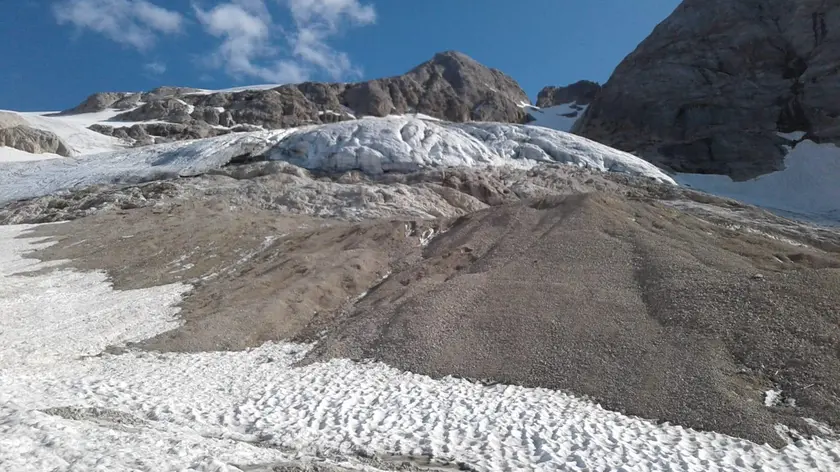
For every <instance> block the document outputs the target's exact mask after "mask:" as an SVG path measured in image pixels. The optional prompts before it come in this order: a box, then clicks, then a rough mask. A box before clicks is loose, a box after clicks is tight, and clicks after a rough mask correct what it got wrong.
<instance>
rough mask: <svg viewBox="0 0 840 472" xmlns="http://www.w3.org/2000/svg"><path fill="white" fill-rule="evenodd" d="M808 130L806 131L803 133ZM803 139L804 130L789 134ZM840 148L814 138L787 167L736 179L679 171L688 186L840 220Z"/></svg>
mask: <svg viewBox="0 0 840 472" xmlns="http://www.w3.org/2000/svg"><path fill="white" fill-rule="evenodd" d="M803 134H804V133H803ZM785 137H788V138H790V139H801V137H802V134H800V133H795V134H791V135H786V136H785ZM838 178H840V148H838V147H837V146H835V145H834V144H817V143H815V142H813V141H810V140H804V141H802V142H800V143H798V144H797V145H796V146H795V147H794V148H793V149H792V150H791V152H790V153H789V154H788V155H787V157H786V158H785V169H784V170H781V171H779V172H774V173H772V174H767V175H762V176H761V177H758V178H755V179H752V180H748V181H744V182H735V181H733V180H732V179H731V178H729V177H727V176H724V175H706V174H678V175H677V177H676V179H677V181H678V182H679V183H680V184H682V185H685V186H687V187H691V188H695V189H697V190H702V191H704V192H708V193H712V194H715V195H720V196H724V197H729V198H734V199H737V200H741V201H743V202H746V203H751V204H753V205H757V206H761V207H764V208H768V209H772V210H780V211H781V212H783V213H792V214H794V216H797V215H799V216H805V217H807V218H808V219H812V220H816V221H819V222H833V223H835V224H836V223H837V222H840V185H838Z"/></svg>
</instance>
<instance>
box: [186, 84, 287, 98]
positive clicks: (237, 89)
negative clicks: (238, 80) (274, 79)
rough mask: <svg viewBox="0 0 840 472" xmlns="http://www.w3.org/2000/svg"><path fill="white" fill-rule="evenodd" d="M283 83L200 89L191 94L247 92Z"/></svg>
mask: <svg viewBox="0 0 840 472" xmlns="http://www.w3.org/2000/svg"><path fill="white" fill-rule="evenodd" d="M281 85H283V84H259V85H243V86H240V87H231V88H226V89H219V90H208V89H198V91H196V92H190V93H189V95H209V94H211V93H236V92H245V91H249V90H255V91H259V90H271V89H274V88H277V87H280V86H281Z"/></svg>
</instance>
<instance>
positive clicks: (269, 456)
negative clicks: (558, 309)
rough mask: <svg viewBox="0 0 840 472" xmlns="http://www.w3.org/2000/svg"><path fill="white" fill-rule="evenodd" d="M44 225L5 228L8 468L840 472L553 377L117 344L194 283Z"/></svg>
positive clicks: (0, 351)
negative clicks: (37, 256) (55, 255)
mask: <svg viewBox="0 0 840 472" xmlns="http://www.w3.org/2000/svg"><path fill="white" fill-rule="evenodd" d="M30 228H31V227H28V226H23V227H18V226H6V227H2V226H0V324H2V326H3V328H4V329H3V330H2V331H0V470H4V471H6V470H8V471H15V472H29V471H32V472H36V471H45V470H49V471H62V472H63V471H68V472H70V471H93V470H98V471H136V470H155V471H195V472H235V471H240V472H241V471H257V470H280V469H282V470H292V469H293V468H294V469H295V470H297V468H296V467H292V466H293V465H297V464H300V465H301V467H300V470H314V469H315V467H312V468H310V467H307V465H309V464H310V463H314V464H315V465H316V466H317V465H322V466H325V467H324V468H321V467H317V470H333V469H332V468H329V467H327V466H329V465H335V466H336V467H335V469H334V470H367V471H377V470H386V469H387V470H391V467H383V468H377V467H373V466H365V463H364V462H362V461H361V460H360V459H359V456H362V455H363V456H368V457H369V456H379V457H383V458H386V459H387V458H394V459H398V458H399V459H400V462H403V461H406V462H408V461H410V460H411V459H412V458H416V459H417V460H420V461H422V460H423V459H426V460H427V461H428V460H430V461H432V463H431V464H430V465H431V466H432V468H431V470H450V469H452V470H454V469H455V468H456V467H457V466H456V465H457V464H463V465H468V466H469V470H478V471H495V470H506V471H555V470H568V471H592V470H634V471H635V470H651V471H665V470H671V471H676V470H680V471H706V470H731V471H755V470H763V471H806V470H825V471H828V470H837V467H838V463H839V462H840V443H838V442H837V441H836V440H830V439H822V438H818V437H817V438H813V439H801V440H798V441H796V443H795V444H791V445H789V446H787V447H784V448H781V449H774V448H772V447H770V446H768V445H759V444H755V443H751V442H748V441H745V440H741V439H736V438H733V437H729V436H725V435H722V434H717V433H703V432H698V431H694V430H691V429H688V428H683V427H681V426H679V425H672V424H668V423H664V424H662V423H660V422H653V421H647V420H643V419H639V418H635V417H629V416H625V415H622V414H620V413H616V412H612V411H607V410H605V409H603V408H602V407H601V406H600V405H596V404H594V403H592V402H590V401H588V400H585V399H580V398H576V397H574V396H572V395H569V394H566V393H563V392H557V391H552V390H548V389H532V388H524V387H518V386H512V385H503V384H500V385H492V386H484V385H481V384H478V383H472V382H469V381H467V380H464V379H455V378H452V377H447V378H444V379H441V380H434V379H432V378H429V377H425V376H422V375H416V374H412V373H408V372H402V371H399V370H396V369H393V368H390V367H387V366H386V365H384V364H381V363H355V362H352V361H350V360H334V361H331V362H326V363H314V364H311V365H307V366H305V367H296V364H297V363H298V362H299V361H300V360H301V359H302V358H303V356H304V355H305V354H306V351H307V349H309V348H310V346H308V345H299V344H290V343H281V344H273V343H268V344H265V345H263V346H261V347H259V348H255V349H250V350H245V351H240V352H201V353H163V354H162V353H154V352H143V351H137V350H133V349H130V348H129V349H127V351H126V352H125V353H122V354H119V355H115V354H111V353H106V352H102V351H103V350H104V349H105V348H106V346H113V345H121V344H123V343H125V342H129V341H135V340H139V339H143V338H145V337H149V336H153V335H155V334H157V333H161V332H164V331H166V330H168V329H171V328H172V327H173V325H177V324H178V323H179V322H180V320H179V319H178V318H177V313H178V310H179V309H178V308H177V306H176V304H177V303H178V302H179V300H180V299H181V297H182V294H183V293H184V292H186V291H187V290H189V289H190V287H189V286H186V285H183V284H170V285H164V286H159V287H150V288H146V289H140V290H113V287H112V286H111V284H110V283H109V282H108V280H107V277H106V275H105V274H104V273H101V272H87V273H85V272H79V271H75V270H68V269H59V270H53V271H50V270H44V269H49V268H51V267H53V268H54V265H55V264H54V263H40V262H39V261H37V260H34V259H28V258H26V257H25V256H24V254H25V253H27V252H29V251H31V250H33V249H36V248H39V247H44V246H49V245H50V243H49V242H46V243H45V242H42V241H39V240H32V239H23V238H20V236H22V235H24V234H25V233H24V232H25V230H27V229H30ZM21 272H26V274H21ZM810 423H811V424H812V425H813V426H814V427H815V428H823V427H824V426H823V425H822V424H820V423H817V422H816V421H810ZM828 431H829V432H830V429H828ZM325 456H326V457H325ZM438 461H439V462H438ZM336 462H338V463H336ZM283 465H289V466H290V467H289V468H288V469H287V468H286V467H283ZM436 465H440V466H441V467H440V468H437V467H435V466H436ZM446 465H448V467H444V466H446ZM275 466H276V467H277V468H275ZM340 466H344V467H340ZM460 468H464V467H460Z"/></svg>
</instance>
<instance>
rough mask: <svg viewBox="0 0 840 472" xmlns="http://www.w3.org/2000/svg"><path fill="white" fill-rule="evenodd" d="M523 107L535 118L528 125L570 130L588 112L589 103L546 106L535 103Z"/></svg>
mask: <svg viewBox="0 0 840 472" xmlns="http://www.w3.org/2000/svg"><path fill="white" fill-rule="evenodd" d="M523 108H525V111H526V112H527V113H528V116H530V117H531V118H533V119H534V121H532V122H530V123H528V126H542V127H544V128H551V129H556V130H558V131H565V132H569V131H571V130H572V128H573V127H574V125H575V123H577V121H578V120H579V119H580V118H581V117H582V116H583V114H584V113H585V112H586V109H587V108H588V105H578V104H577V103H575V102H572V103H564V104H561V105H556V106H553V107H546V108H539V107H536V106H533V105H528V106H527V107H523Z"/></svg>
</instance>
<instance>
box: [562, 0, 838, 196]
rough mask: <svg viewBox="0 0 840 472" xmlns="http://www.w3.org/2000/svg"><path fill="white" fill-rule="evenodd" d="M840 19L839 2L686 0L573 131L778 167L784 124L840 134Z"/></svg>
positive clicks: (689, 167)
mask: <svg viewBox="0 0 840 472" xmlns="http://www.w3.org/2000/svg"><path fill="white" fill-rule="evenodd" d="M838 31H840V4H838V3H837V2H826V1H822V0H762V1H758V0H685V1H684V2H683V3H682V4H681V5H680V6H679V7H678V8H677V9H676V11H674V13H673V14H672V15H671V16H669V17H668V18H667V19H666V20H665V21H664V22H662V23H661V24H660V25H659V26H657V27H656V29H655V30H654V31H653V33H652V34H651V35H650V36H649V37H648V38H647V39H646V40H645V41H643V42H642V43H641V44H640V45H639V46H638V48H637V49H636V50H635V51H634V52H633V53H631V54H630V55H629V56H628V57H627V58H626V59H625V60H624V61H623V62H622V63H621V64H620V65H619V66H618V68H617V69H616V70H615V72H614V74H613V76H612V77H611V78H610V80H609V82H607V84H606V85H605V86H604V88H603V91H602V92H601V93H600V95H599V96H598V98H597V99H596V100H595V101H594V103H593V104H592V106H591V107H590V108H589V110H588V111H587V113H586V115H585V116H584V117H583V118H582V119H581V120H580V121H579V122H578V123H577V124H576V126H575V129H574V131H575V132H577V133H579V134H582V135H583V136H586V137H589V138H591V139H595V140H597V141H600V142H603V143H605V144H608V145H611V146H614V147H618V148H620V149H623V150H627V151H632V152H636V153H639V154H640V155H642V156H644V157H645V158H647V159H649V160H651V161H653V162H654V163H657V164H661V165H665V166H667V167H670V168H672V169H674V170H677V171H683V172H699V173H718V174H728V175H730V176H732V177H733V178H736V179H746V178H750V177H754V176H757V175H761V174H764V173H767V172H772V171H775V170H779V169H781V168H782V167H783V165H784V155H785V152H786V151H785V145H787V144H789V141H788V140H787V139H785V138H782V137H780V136H779V135H778V133H779V132H782V133H788V132H793V131H804V132H806V133H807V136H808V137H809V138H811V139H814V140H817V141H821V142H835V143H837V142H840V80H838V79H840V67H838V64H840V34H838Z"/></svg>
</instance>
